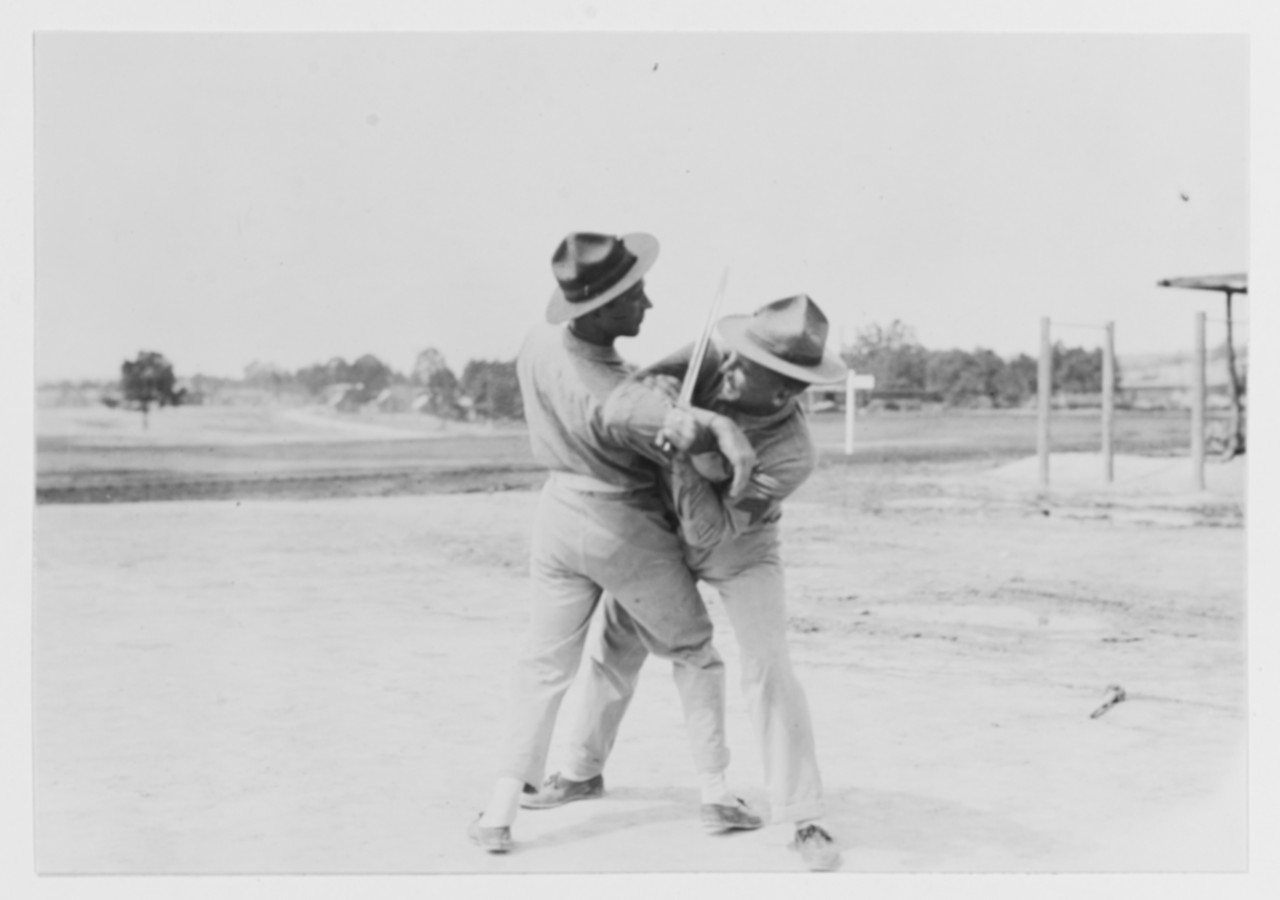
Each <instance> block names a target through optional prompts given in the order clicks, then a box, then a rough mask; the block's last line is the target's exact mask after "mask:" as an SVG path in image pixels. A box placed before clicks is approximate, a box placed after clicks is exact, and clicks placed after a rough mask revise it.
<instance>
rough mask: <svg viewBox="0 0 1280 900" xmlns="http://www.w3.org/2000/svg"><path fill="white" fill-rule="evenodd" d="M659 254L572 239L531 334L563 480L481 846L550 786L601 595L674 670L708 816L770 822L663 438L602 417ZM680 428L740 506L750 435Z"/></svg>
mask: <svg viewBox="0 0 1280 900" xmlns="http://www.w3.org/2000/svg"><path fill="white" fill-rule="evenodd" d="M657 254H658V242H657V241H656V240H655V239H654V238H653V237H652V236H650V235H647V234H628V235H625V236H623V237H614V236H611V235H603V234H592V233H574V234H570V235H569V236H568V237H566V238H565V239H564V240H563V241H562V242H561V243H560V245H559V247H558V248H557V249H556V252H555V254H554V256H553V257H552V262H551V268H552V272H553V274H554V275H555V277H556V281H557V285H558V286H557V288H556V290H555V292H554V293H553V294H552V296H551V300H550V302H549V304H548V306H547V310H546V320H547V321H546V324H543V325H539V326H538V327H536V328H534V329H533V331H532V332H531V333H530V334H529V336H528V338H527V339H526V341H525V343H524V346H523V347H522V348H521V350H520V353H519V356H518V358H517V363H516V372H517V375H518V377H519V380H520V390H521V394H522V395H523V399H524V411H525V419H526V422H527V424H528V428H529V438H530V442H531V444H532V447H533V453H534V456H535V457H536V458H537V459H538V461H539V462H541V463H542V464H543V465H545V466H546V467H547V468H548V469H549V470H550V476H549V478H548V480H547V483H546V484H545V486H544V487H543V489H542V494H541V497H540V499H539V503H538V510H537V514H536V521H535V525H534V534H533V542H532V551H531V564H530V574H531V578H532V582H533V597H532V610H531V613H532V614H531V617H530V624H529V629H528V632H527V636H526V640H525V646H524V650H523V652H522V654H521V657H520V659H519V661H518V662H517V665H516V673H515V678H514V684H513V702H512V705H511V711H510V714H509V715H510V718H509V730H508V737H507V740H506V742H505V744H504V762H503V764H502V767H501V772H500V777H499V779H498V781H497V783H496V784H495V786H494V790H493V793H492V797H491V799H490V802H489V805H488V806H487V807H486V808H485V810H484V812H483V813H482V814H481V817H480V818H479V819H477V820H476V821H474V822H473V823H472V824H471V826H470V828H469V835H470V837H471V839H472V841H473V842H474V843H476V844H478V845H479V846H480V847H482V848H483V849H485V850H488V851H490V852H494V853H501V852H505V851H507V850H508V849H510V848H511V846H512V840H511V824H512V822H513V821H514V820H515V816H516V810H517V803H518V801H519V799H520V796H521V794H522V793H527V794H533V793H536V787H535V786H536V785H539V784H541V783H542V781H543V775H544V772H545V767H546V757H547V751H548V747H549V744H550V741H551V736H552V731H553V729H554V727H555V719H556V713H557V711H558V710H559V707H560V702H561V700H562V699H563V697H564V693H565V691H566V690H567V689H568V687H569V684H570V683H571V682H572V680H573V677H574V674H575V673H576V672H577V669H578V665H579V662H580V660H581V657H582V649H583V645H584V643H585V641H586V635H587V626H588V624H589V622H590V620H591V616H592V613H593V612H594V610H595V609H596V607H597V606H598V605H599V601H600V598H601V596H602V593H603V592H604V591H608V593H609V596H610V597H612V598H613V602H614V603H616V604H617V605H618V607H619V608H620V609H624V610H626V611H627V615H628V622H629V624H630V625H631V627H632V630H631V632H630V633H631V635H632V636H633V637H634V638H635V640H636V641H637V643H638V645H639V646H641V647H643V648H644V650H645V651H646V653H653V654H655V655H658V656H661V657H664V658H667V659H670V660H672V661H673V663H674V666H673V672H674V675H675V681H676V685H677V687H678V689H679V693H680V699H681V702H682V704H683V706H684V712H685V724H686V728H687V730H688V737H689V743H690V747H691V750H692V752H693V757H694V762H695V767H696V768H697V770H698V771H699V772H700V773H709V774H708V775H707V778H706V779H704V780H707V781H708V782H709V783H710V784H711V785H712V787H711V788H706V787H704V790H703V803H704V811H705V813H706V814H707V815H710V816H714V817H716V818H717V819H718V820H720V821H722V823H723V824H724V826H725V827H726V828H738V829H750V828H758V827H760V826H761V825H763V820H762V819H761V818H760V817H759V816H756V815H755V814H754V813H752V812H751V810H750V809H749V808H748V807H747V806H746V804H744V803H742V802H741V801H738V800H737V799H736V798H734V797H732V796H730V795H729V792H728V790H727V788H723V784H724V781H723V772H724V770H725V768H726V767H727V765H728V761H729V752H728V749H727V747H726V746H725V741H724V663H723V662H722V661H721V659H720V656H719V654H718V653H717V652H716V650H715V648H714V646H713V645H712V641H711V637H712V626H711V620H710V619H709V617H708V616H707V611H706V607H705V606H704V605H703V602H702V598H701V596H700V595H699V593H698V589H697V585H696V582H695V579H694V576H693V574H692V573H691V572H690V571H689V568H688V566H687V565H686V563H685V561H684V551H683V547H682V545H681V543H680V540H679V538H678V537H677V535H676V531H675V527H674V523H673V522H672V521H671V518H670V511H669V510H668V509H667V507H666V506H665V505H664V500H663V497H662V495H661V492H660V484H659V472H658V468H657V466H656V464H655V462H654V460H655V459H659V458H661V457H660V456H657V455H656V454H657V451H656V450H655V448H654V447H653V446H652V445H651V441H649V442H647V443H646V442H645V440H644V439H643V438H638V437H636V436H635V435H634V434H632V433H631V432H615V431H613V430H612V429H610V428H609V427H608V426H607V424H606V423H605V420H604V415H603V411H604V405H605V402H606V401H607V400H608V399H609V397H610V395H611V393H612V392H613V390H614V389H615V388H616V387H618V385H620V384H621V383H622V382H623V381H624V380H625V379H626V378H627V377H628V375H630V374H631V373H632V372H633V371H634V370H633V368H632V367H630V366H628V365H627V364H626V363H625V362H624V361H623V360H622V358H621V357H620V356H619V355H618V353H617V351H616V350H615V349H614V346H613V345H614V342H615V340H616V339H617V338H619V337H629V336H634V335H636V334H637V333H639V330H640V325H641V323H642V322H643V320H644V314H645V310H647V309H648V308H649V307H650V302H649V299H648V297H647V296H646V294H645V285H644V275H645V273H646V272H647V271H648V269H649V268H650V266H652V265H653V262H654V260H655V259H656V257H657ZM670 418H671V419H672V430H673V432H674V431H678V432H679V434H673V436H672V444H673V446H675V447H677V448H678V449H679V450H681V451H685V452H698V451H708V450H717V449H718V452H719V453H721V454H723V455H724V456H725V457H726V458H727V460H728V464H729V467H730V468H731V469H732V472H733V475H732V482H731V485H730V487H729V490H728V493H729V495H730V496H734V497H736V496H737V495H738V494H740V493H742V491H743V490H744V489H745V488H746V486H747V478H748V476H749V475H750V473H751V470H752V468H753V467H754V464H755V454H754V451H753V450H752V449H751V445H750V443H749V442H748V441H747V439H746V437H745V436H744V435H743V433H742V431H741V430H740V429H739V428H738V426H736V425H734V424H733V422H732V421H731V420H729V419H728V418H726V417H724V416H722V415H719V414H716V413H713V412H711V411H707V410H696V411H692V412H690V411H679V412H674V413H672V415H671V417H670ZM676 420H678V421H679V427H677V426H676V425H675V422H676ZM664 422H665V419H664Z"/></svg>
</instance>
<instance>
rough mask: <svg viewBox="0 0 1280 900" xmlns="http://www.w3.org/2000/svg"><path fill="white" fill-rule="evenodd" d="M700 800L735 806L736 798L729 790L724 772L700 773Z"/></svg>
mask: <svg viewBox="0 0 1280 900" xmlns="http://www.w3.org/2000/svg"><path fill="white" fill-rule="evenodd" d="M702 802H703V803H715V804H718V805H720V806H735V805H737V802H738V798H737V797H735V796H733V794H732V793H731V792H730V791H729V785H728V784H727V783H726V782H725V779H724V772H704V773H702Z"/></svg>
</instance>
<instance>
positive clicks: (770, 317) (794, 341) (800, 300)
mask: <svg viewBox="0 0 1280 900" xmlns="http://www.w3.org/2000/svg"><path fill="white" fill-rule="evenodd" d="M717 327H718V329H719V331H720V336H721V337H722V338H723V339H724V342H725V343H726V344H727V345H728V346H729V348H730V349H731V350H735V351H737V352H738V353H741V354H742V355H743V356H745V357H746V358H747V359H749V360H752V361H753V362H757V363H759V364H760V365H762V366H764V367H765V368H767V369H772V370H773V371H775V372H779V373H781V374H783V375H786V376H788V377H789V378H795V379H796V380H798V381H807V382H809V383H810V384H826V383H827V382H832V381H840V380H841V379H842V378H844V377H845V375H846V374H847V373H848V371H849V370H848V368H847V367H846V366H845V364H844V363H843V362H841V361H840V358H839V357H838V356H836V355H835V354H834V353H831V352H830V351H829V350H827V349H826V344H827V331H828V326H827V317H826V316H825V315H823V313H822V310H820V309H818V305H817V304H816V303H814V302H813V300H811V299H810V298H809V295H808V294H797V295H795V296H794V297H784V298H783V299H781V300H775V301H773V302H772V303H766V304H765V305H764V306H762V307H760V308H759V309H757V310H756V311H755V313H754V314H753V315H750V316H725V317H724V318H723V319H721V320H720V322H719V323H718V325H717Z"/></svg>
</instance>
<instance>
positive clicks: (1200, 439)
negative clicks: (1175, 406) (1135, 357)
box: [1191, 312, 1205, 491]
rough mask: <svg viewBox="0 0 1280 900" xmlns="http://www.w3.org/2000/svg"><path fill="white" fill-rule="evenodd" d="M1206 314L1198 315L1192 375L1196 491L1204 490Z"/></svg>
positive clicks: (1192, 443) (1192, 457)
mask: <svg viewBox="0 0 1280 900" xmlns="http://www.w3.org/2000/svg"><path fill="white" fill-rule="evenodd" d="M1204 362H1205V352H1204V313H1202V312H1198V313H1196V361H1195V366H1194V368H1193V370H1192V373H1191V378H1192V381H1191V460H1192V465H1193V466H1194V468H1195V478H1196V489H1197V490H1201V491H1203V490H1204Z"/></svg>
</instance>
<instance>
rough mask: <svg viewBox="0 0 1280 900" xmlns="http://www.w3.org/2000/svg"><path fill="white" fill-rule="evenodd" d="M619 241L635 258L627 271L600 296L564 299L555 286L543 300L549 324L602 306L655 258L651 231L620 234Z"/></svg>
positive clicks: (628, 286)
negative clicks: (578, 300) (544, 300)
mask: <svg viewBox="0 0 1280 900" xmlns="http://www.w3.org/2000/svg"><path fill="white" fill-rule="evenodd" d="M622 243H623V245H624V246H625V247H626V248H627V250H628V252H630V253H631V255H632V256H634V257H635V258H636V261H635V264H634V265H633V266H632V267H631V268H630V269H629V270H627V274H625V275H623V276H622V278H621V279H620V280H619V281H618V283H617V284H615V285H613V286H612V287H610V288H609V289H608V290H607V291H605V292H604V293H603V294H601V295H600V296H598V297H592V298H591V299H590V300H582V301H580V302H578V303H570V302H569V301H568V300H566V299H565V296H564V291H563V290H561V289H560V288H556V290H555V293H554V294H552V295H551V300H550V302H548V303H547V321H548V322H550V323H551V324H552V325H558V324H560V323H561V322H568V321H570V320H571V319H576V318H578V317H579V316H585V315H586V314H587V313H589V312H591V311H592V310H596V309H599V308H600V307H602V306H604V305H605V304H606V303H608V302H609V301H610V300H616V299H617V298H618V297H619V296H621V295H622V294H625V293H626V292H627V291H628V290H630V289H631V288H632V287H634V286H635V283H636V282H637V281H639V280H640V279H641V278H643V277H644V274H645V273H646V272H648V271H649V269H650V267H651V266H652V265H653V263H654V260H656V259H657V258H658V239H657V238H656V237H654V236H653V235H651V234H644V233H643V232H634V233H632V234H626V235H623V236H622Z"/></svg>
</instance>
